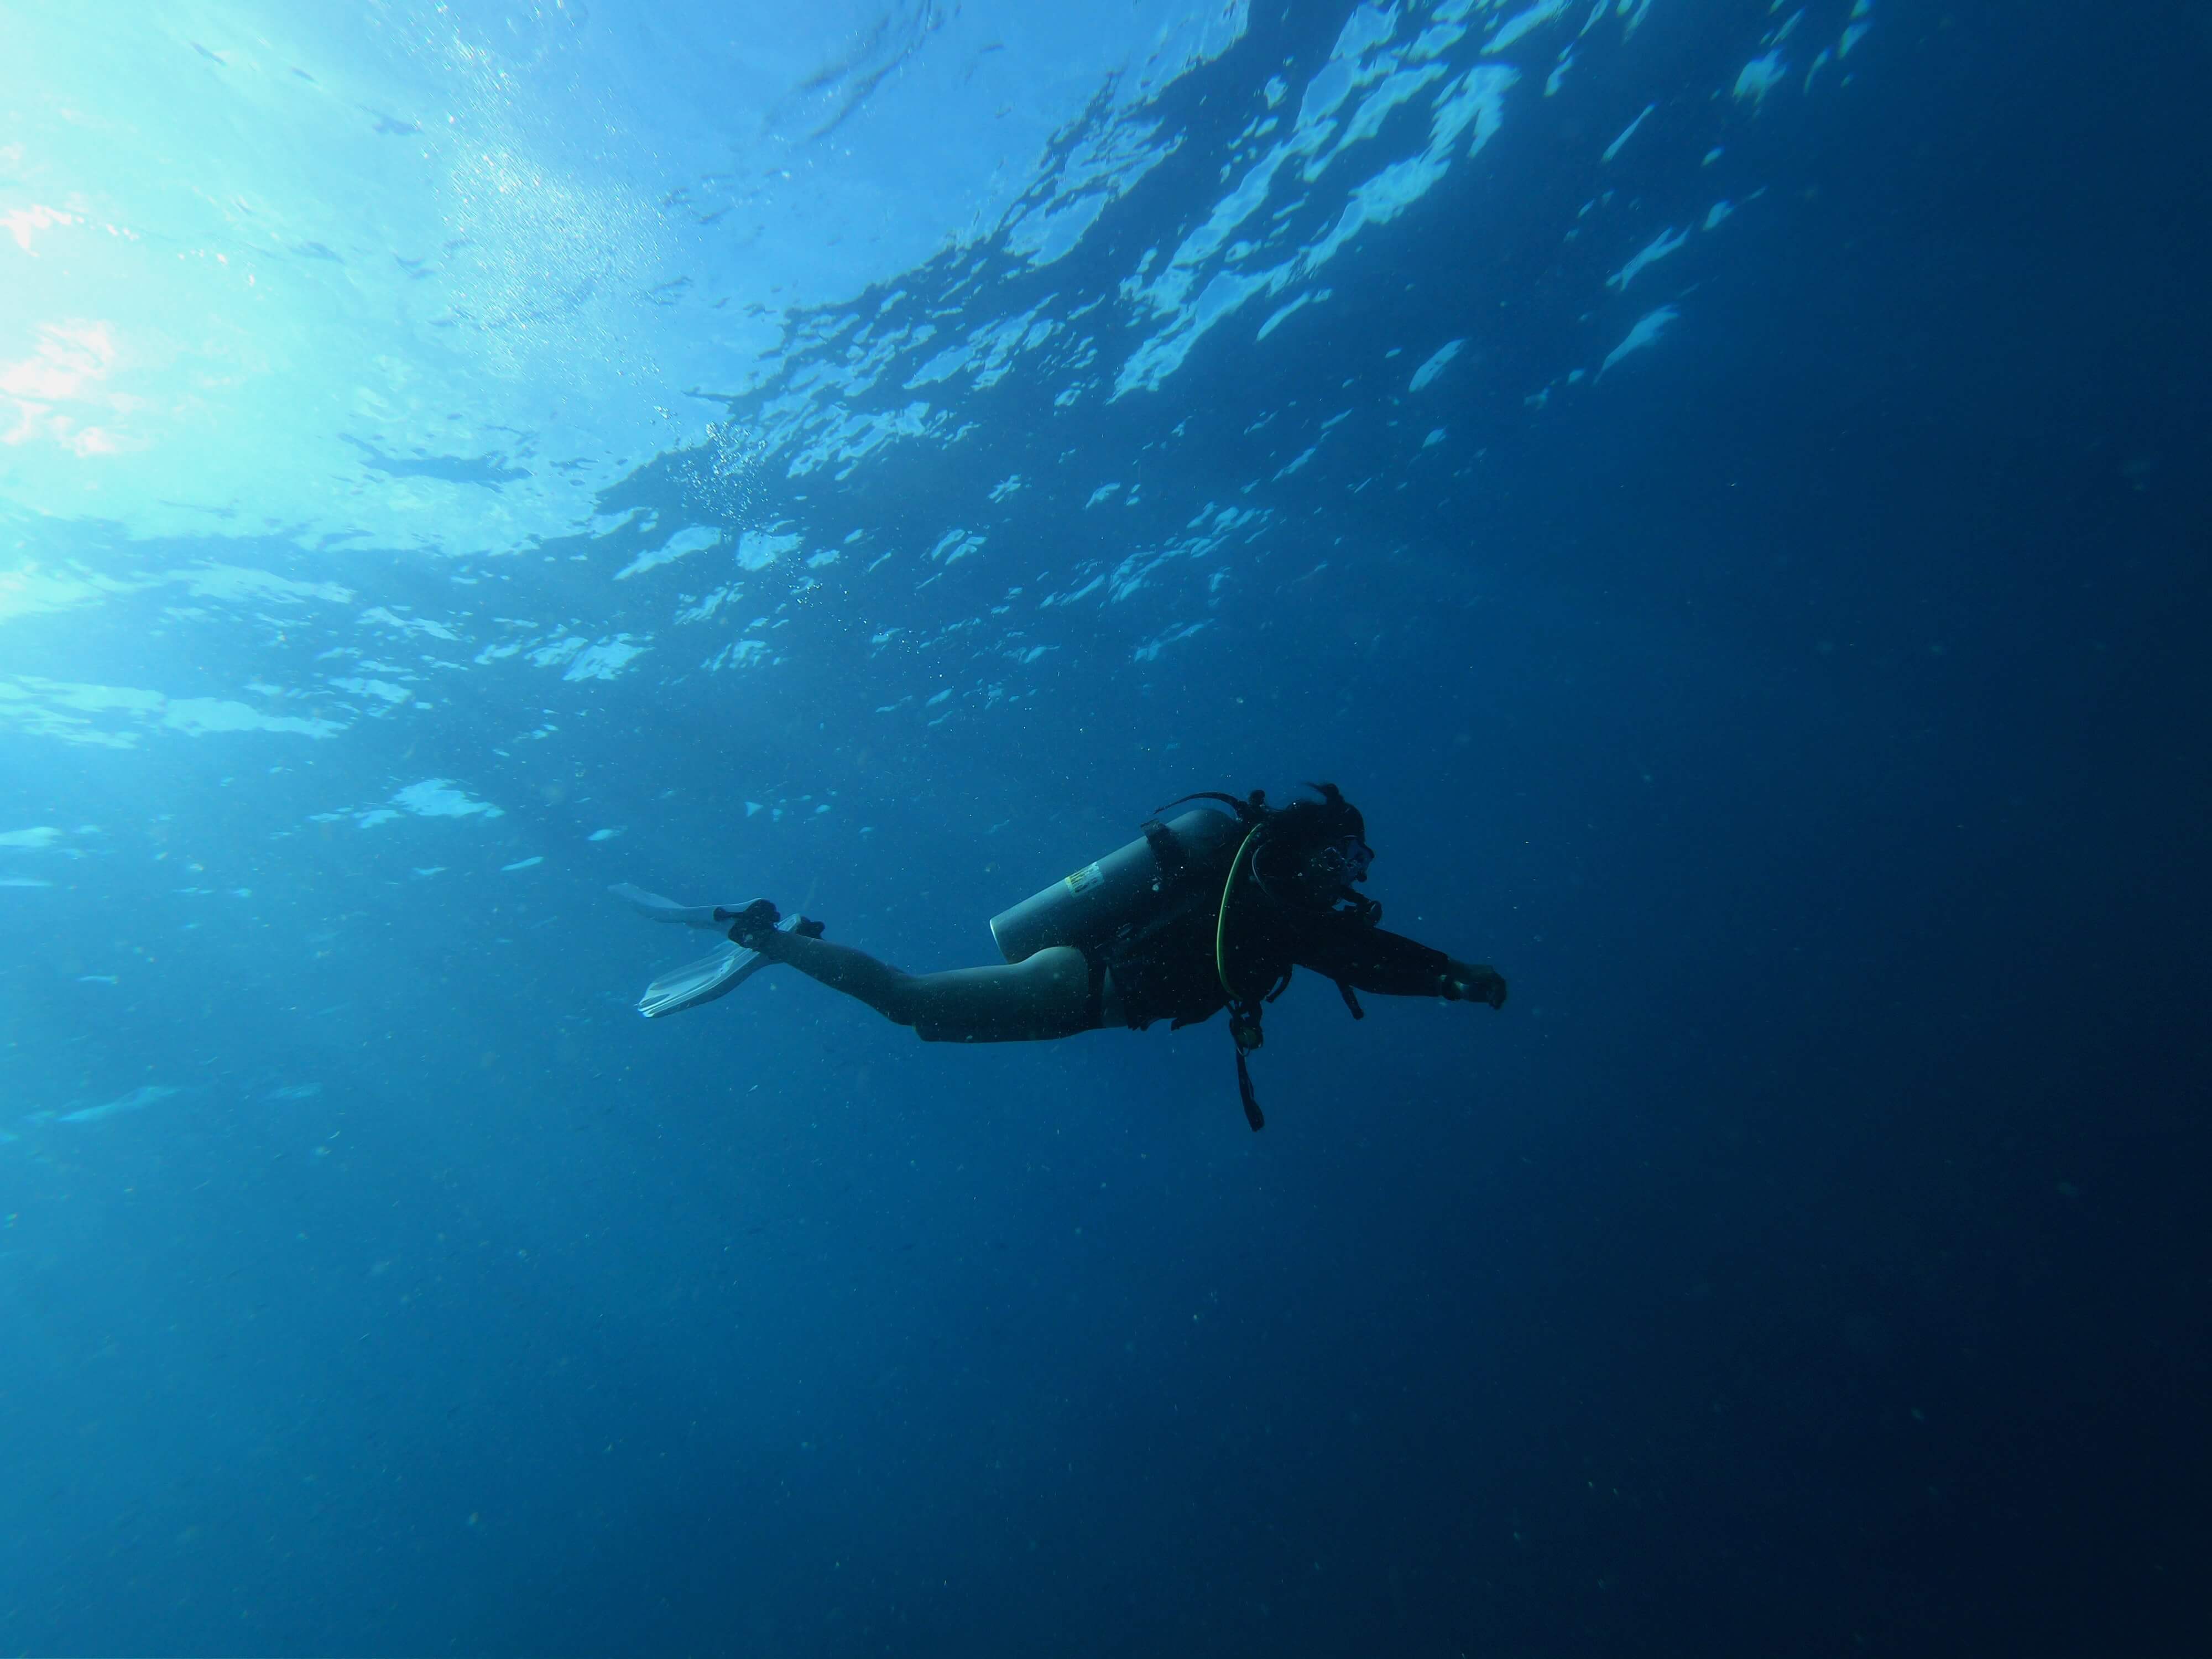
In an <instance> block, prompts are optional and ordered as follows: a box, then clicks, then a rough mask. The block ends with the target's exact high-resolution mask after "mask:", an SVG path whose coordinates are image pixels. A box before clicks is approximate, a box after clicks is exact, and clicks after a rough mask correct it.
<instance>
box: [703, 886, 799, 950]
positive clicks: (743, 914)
mask: <svg viewBox="0 0 2212 1659" xmlns="http://www.w3.org/2000/svg"><path fill="white" fill-rule="evenodd" d="M714 920H715V921H726V922H728V923H729V924H730V940H731V943H732V944H735V945H744V947H745V949H747V950H748V951H757V950H759V949H760V947H761V942H762V941H763V939H765V938H766V937H767V936H768V935H769V934H770V933H774V932H775V925H776V923H777V922H779V921H782V920H783V917H782V914H781V912H780V911H778V910H777V909H776V908H775V904H774V902H771V901H769V900H768V899H755V900H754V901H753V902H751V903H750V904H748V905H747V906H745V907H744V909H742V910H723V909H717V910H716V911H715V912H714Z"/></svg>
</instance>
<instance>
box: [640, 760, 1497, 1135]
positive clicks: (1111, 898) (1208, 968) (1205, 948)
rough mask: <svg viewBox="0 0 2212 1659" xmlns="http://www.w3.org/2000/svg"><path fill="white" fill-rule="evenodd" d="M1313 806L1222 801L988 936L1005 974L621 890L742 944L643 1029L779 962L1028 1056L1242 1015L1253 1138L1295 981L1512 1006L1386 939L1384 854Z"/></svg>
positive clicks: (1258, 796) (685, 975)
mask: <svg viewBox="0 0 2212 1659" xmlns="http://www.w3.org/2000/svg"><path fill="white" fill-rule="evenodd" d="M1311 787H1312V788H1313V789H1314V790H1315V792H1316V794H1317V796H1318V799H1310V800H1297V801H1293V802H1291V804H1289V805H1285V806H1271V805H1269V804H1268V802H1267V797H1266V794H1265V793H1264V792H1262V791H1261V790H1257V789H1255V790H1254V791H1253V792H1252V793H1250V794H1249V795H1247V796H1244V797H1243V798H1241V799H1240V798H1238V797H1237V796H1235V795H1229V794H1223V793H1218V792H1215V791H1211V790H1208V791H1204V792H1201V793H1198V794H1194V795H1186V796H1184V797H1183V798H1182V800H1179V801H1175V802H1171V803H1170V805H1168V806H1164V807H1162V808H1160V809H1159V810H1160V812H1166V811H1171V810H1172V809H1173V808H1174V807H1176V806H1182V805H1188V803H1190V802H1193V801H1206V802H1217V803H1219V804H1220V805H1223V806H1225V807H1226V808H1227V809H1228V810H1227V811H1217V810H1215V809H1214V808H1213V807H1212V806H1200V807H1194V808H1193V809H1192V810H1191V811H1187V812H1184V813H1182V815H1181V816H1179V817H1176V818H1173V819H1171V820H1168V821H1165V822H1163V821H1162V819H1161V817H1159V816H1158V814H1155V815H1154V816H1153V817H1152V818H1151V819H1149V820H1147V821H1146V823H1145V825H1144V834H1143V836H1141V837H1140V838H1139V839H1138V840H1136V841H1133V842H1129V843H1128V845H1127V846H1125V847H1122V848H1119V849H1118V850H1116V851H1115V852H1113V853H1110V854H1108V855H1107V856H1106V857H1104V858H1103V859H1100V860H1097V862H1096V863H1094V864H1090V865H1086V866H1084V867H1083V868H1082V869H1080V870H1078V871H1076V872H1074V873H1073V875H1070V876H1068V877H1066V878H1064V879H1062V880H1060V881H1056V882H1054V884H1052V885H1051V886H1049V887H1048V888H1046V889H1045V890H1043V891H1042V892H1041V893H1037V894H1035V895H1033V896H1030V897H1029V898H1027V899H1024V901H1023V902H1021V903H1019V904H1017V905H1015V906H1014V907H1013V908H1011V909H1008V910H1004V911H1001V912H1000V914H999V915H995V916H994V917H993V918H992V919H991V933H992V936H993V937H994V939H996V940H997V941H998V945H999V949H1000V953H1001V954H1002V955H1004V956H1005V957H1006V963H1005V964H1004V965H1003V966H997V967H989V968H956V969H950V970H948V971H945V972H942V973H934V974H908V973H906V972H904V971H902V970H901V969H897V968H894V967H892V966H890V964H889V963H884V962H878V960H877V959H876V958H875V957H872V956H869V955H867V954H866V952H864V951H856V950H854V949H853V948H852V947H851V946H850V945H833V944H831V943H830V942H829V941H828V940H827V939H823V937H822V934H823V927H822V924H821V923H819V922H817V921H809V920H807V919H806V918H805V917H803V916H793V917H791V918H789V919H786V918H784V917H783V916H782V915H781V914H780V913H779V912H778V910H777V908H776V907H775V905H774V904H773V903H771V902H769V900H767V899H755V900H753V901H751V902H750V903H746V904H738V905H732V906H723V905H714V906H697V907H693V906H685V905H679V904H676V903H674V902H671V901H670V900H667V899H664V898H660V897H658V896H655V895H653V894H651V893H647V892H644V891H642V890H640V889H638V888H635V887H631V886H628V885H626V884H625V885H623V886H618V887H617V888H615V889H614V892H615V893H617V895H619V896H621V897H623V899H625V900H626V901H628V902H629V904H630V905H631V906H632V907H633V908H635V909H637V910H638V911H639V912H641V914H643V915H647V916H649V917H651V918H652V919H653V920H654V921H665V922H674V923H680V924H682V925H684V926H687V927H711V928H715V929H718V930H719V929H722V928H725V927H726V928H727V930H728V937H729V939H730V944H729V945H725V946H724V947H722V949H721V950H720V951H717V952H716V953H715V954H714V956H711V957H707V958H706V959H705V960H704V961H702V962H697V963H691V964H690V966H688V967H685V968H683V969H678V970H677V971H676V972H675V973H672V974H670V975H665V976H664V977H662V978H661V979H659V980H657V981H654V982H653V985H652V986H651V987H649V988H648V989H647V992H646V994H645V995H644V997H643V998H641V1000H640V1001H639V1003H638V1008H639V1011H640V1012H642V1013H644V1014H645V1015H646V1016H647V1017H648V1018H653V1017H657V1016H659V1015H664V1014H671V1013H676V1012H680V1011H681V1010H683V1009H685V1008H693V1007H696V1006H699V1005H700V1004H701V1003H702V1002H709V1001H712V1000H714V999H715V998H716V997H720V996H723V995H726V994H728V993H729V992H731V991H732V990H734V989H736V988H737V987H738V985H739V984H742V983H743V982H744V981H745V980H746V979H748V978H750V976H751V975H752V974H754V973H755V972H757V970H758V969H761V968H763V967H765V966H767V965H768V964H769V963H785V964H786V965H787V966H789V967H793V968H796V969H799V972H800V973H802V974H805V975H806V976H807V977H808V978H810V979H814V980H818V981H821V982H822V983H823V984H824V985H827V986H829V987H830V988H831V989H832V990H836V991H842V992H843V993H845V994H846V995H848V996H850V997H854V998H857V999H858V1000H860V1001H862V1002H865V1003H866V1004H867V1005H868V1006H870V1007H871V1008H873V1009H874V1010H875V1011H876V1012H878V1013H879V1014H881V1015H883V1016H884V1018H886V1019H889V1020H890V1021H892V1022H893V1023H894V1024H900V1025H908V1026H911V1027H913V1028H914V1031H915V1035H916V1036H919V1037H921V1040H922V1041H923V1042H1039V1041H1045V1040H1048V1039H1052V1038H1055V1037H1064V1036H1073V1035H1074V1034H1075V1033H1077V1032H1079V1031H1091V1030H1098V1029H1100V1028H1101V1027H1104V1026H1127V1027H1129V1028H1130V1029H1132V1030H1142V1029H1143V1028H1144V1027H1146V1026H1147V1025H1150V1024H1152V1022H1153V1021H1154V1020H1159V1019H1164V1020H1167V1021H1169V1022H1170V1024H1171V1025H1172V1026H1176V1027H1180V1026H1184V1025H1190V1024H1196V1023H1197V1022H1199V1021H1201V1020H1206V1019H1211V1018H1212V1017H1213V1016H1214V1014H1215V1013H1217V1012H1219V1011H1220V1010H1222V1009H1224V1008H1226V1009H1227V1010H1228V1011H1229V1030H1230V1035H1231V1037H1232V1038H1233V1039H1234V1040H1235V1042H1236V1045H1237V1091H1238V1093H1239V1094H1240V1096H1241V1097H1243V1103H1244V1115H1245V1119H1246V1121H1248V1122H1249V1123H1250V1124H1251V1126H1252V1127H1253V1128H1254V1129H1255V1130H1256V1129H1258V1128H1260V1127H1261V1126H1262V1124H1263V1123H1264V1122H1265V1121H1266V1120H1265V1118H1264V1117H1263V1116H1262V1115H1261V1111H1260V1104H1259V1101H1258V1099H1257V1098H1256V1097H1255V1094H1254V1092H1253V1088H1252V1076H1251V1071H1250V1068H1249V1065H1248V1064H1247V1056H1249V1054H1251V1053H1252V1051H1253V1050H1254V1049H1255V1048H1259V1047H1260V1044H1261V1008H1262V1006H1264V1005H1265V1004H1267V1003H1269V1002H1272V1001H1273V1000H1275V999H1276V998H1277V997H1279V996H1280V995H1281V994H1283V991H1284V989H1285V987H1287V986H1288V985H1289V984H1290V981H1291V970H1292V969H1294V968H1310V969H1312V970H1313V971H1314V972H1316V973H1318V974H1321V975H1325V976H1326V977H1328V978H1329V979H1331V980H1334V981H1335V982H1336V987H1337V989H1338V990H1339V991H1340V992H1341V993H1342V994H1343V995H1344V1001H1345V1006H1346V1007H1347V1008H1349V1009H1350V1010H1351V1012H1352V1018H1354V1019H1360V1018H1365V1011H1364V1009H1362V1008H1361V1007H1360V1006H1359V999H1358V995H1357V993H1358V992H1360V991H1369V992H1373V993H1375V994H1379V995H1383V996H1433V997H1441V998H1443V1000H1446V1001H1449V1002H1484V1003H1487V1004H1489V1005H1490V1006H1491V1007H1492V1008H1498V1007H1502V1006H1504V1002H1505V981H1504V976H1503V975H1500V974H1499V973H1498V970H1497V969H1494V968H1487V967H1481V966H1477V965H1474V964H1472V963H1464V962H1459V961H1455V960H1454V959H1453V958H1452V957H1448V956H1446V955H1445V954H1444V953H1443V951H1436V950H1431V948H1430V947H1429V946H1427V945H1422V944H1419V943H1417V942H1416V941H1414V940H1413V939H1407V938H1406V937H1405V936H1403V935H1402V934H1399V933H1386V932H1384V931H1383V928H1382V927H1380V926H1379V925H1378V924H1379V923H1380V922H1381V921H1382V917H1383V907H1382V906H1381V905H1380V904H1378V903H1376V902H1375V901H1374V900H1373V899H1371V898H1368V897H1366V896H1364V895H1362V894H1360V893H1358V892H1356V891H1355V890H1354V888H1355V887H1356V886H1357V885H1358V884H1360V883H1362V882H1364V881H1365V880H1366V879H1367V871H1368V866H1369V865H1370V863H1371V862H1372V861H1373V860H1374V857H1375V854H1374V850H1373V849H1372V848H1370V847H1369V846H1368V845H1367V827H1366V823H1365V821H1364V819H1363V818H1362V817H1360V814H1359V809H1358V808H1357V807H1356V806H1354V805H1352V803H1351V802H1350V801H1348V800H1346V799H1345V798H1344V793H1343V792H1342V791H1341V790H1340V789H1339V788H1338V787H1336V786H1335V785H1334V784H1333V783H1320V784H1315V785H1312V786H1311Z"/></svg>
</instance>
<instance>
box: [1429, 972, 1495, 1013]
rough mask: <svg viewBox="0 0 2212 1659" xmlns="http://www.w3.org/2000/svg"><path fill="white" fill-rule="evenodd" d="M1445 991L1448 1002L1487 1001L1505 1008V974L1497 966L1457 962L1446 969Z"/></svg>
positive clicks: (1444, 976)
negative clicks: (1486, 966)
mask: <svg viewBox="0 0 2212 1659" xmlns="http://www.w3.org/2000/svg"><path fill="white" fill-rule="evenodd" d="M1443 999H1444V1000H1445V1001H1446V1002H1486V1003H1488V1004H1489V1005H1490V1006H1492V1007H1493V1008H1503V1007H1504V1006H1505V975H1503V974H1501V973H1499V972H1498V969H1495V968H1485V967H1481V966H1480V965H1478V964H1476V963H1467V962H1455V963H1452V964H1451V966H1450V967H1449V968H1447V969H1444V975H1443Z"/></svg>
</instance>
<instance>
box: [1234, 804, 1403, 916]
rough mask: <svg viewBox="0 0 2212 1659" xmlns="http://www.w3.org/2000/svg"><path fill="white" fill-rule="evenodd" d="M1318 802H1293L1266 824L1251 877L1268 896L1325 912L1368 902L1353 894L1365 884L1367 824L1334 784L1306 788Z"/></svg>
mask: <svg viewBox="0 0 2212 1659" xmlns="http://www.w3.org/2000/svg"><path fill="white" fill-rule="evenodd" d="M1310 787H1312V788H1313V789H1314V790H1315V791H1316V793H1318V794H1319V795H1320V797H1321V799H1319V800H1301V801H1293V802H1291V805H1288V806H1285V807H1282V808H1280V809H1279V810H1278V811H1276V813H1275V814H1274V816H1273V817H1272V818H1270V819H1269V820H1268V823H1267V836H1266V838H1265V842H1264V844H1263V845H1262V846H1261V848H1260V849H1259V850H1258V852H1257V853H1256V854H1255V858H1254V871H1255V873H1256V874H1257V875H1258V876H1259V878H1260V880H1261V884H1262V885H1263V886H1264V887H1265V888H1266V889H1267V891H1268V893H1269V894H1270V895H1271V896H1273V897H1274V898H1276V899H1277V900H1279V901H1281V902H1285V903H1291V904H1297V905H1301V906H1304V907H1305V908H1310V909H1316V910H1328V909H1333V908H1335V907H1336V906H1337V905H1338V904H1339V903H1340V902H1346V901H1350V902H1352V903H1353V904H1354V905H1355V906H1357V907H1358V908H1365V906H1366V903H1367V902H1366V901H1364V900H1361V899H1360V898H1359V897H1358V895H1357V894H1355V893H1353V892H1352V886H1353V884H1355V883H1358V882H1363V881H1365V880H1366V879H1367V867H1368V866H1369V865H1370V864H1372V863H1373V862H1374V861H1375V849H1374V848H1371V847H1370V846H1369V845H1368V844H1367V822H1366V820H1365V819H1364V818H1363V817H1360V815H1359V809H1358V807H1356V806H1354V805H1352V803H1351V802H1350V801H1348V800H1346V799H1345V798H1344V792H1343V791H1342V790H1340V789H1339V788H1338V787H1336V786H1335V785H1334V784H1333V783H1316V784H1314V785H1312V786H1310Z"/></svg>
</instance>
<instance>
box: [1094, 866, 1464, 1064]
mask: <svg viewBox="0 0 2212 1659" xmlns="http://www.w3.org/2000/svg"><path fill="white" fill-rule="evenodd" d="M1225 875H1226V870H1225V869H1224V870H1222V871H1218V872H1217V871H1211V870H1209V871H1206V872H1203V873H1198V872H1194V877H1195V878H1194V881H1193V886H1192V892H1191V896H1190V898H1189V900H1188V902H1187V903H1186V905H1185V907H1184V908H1182V909H1180V910H1179V911H1178V912H1177V913H1176V915H1173V916H1171V917H1170V918H1169V919H1168V920H1167V921H1164V922H1162V923H1160V924H1159V925H1158V927H1155V928H1153V929H1152V930H1151V931H1149V932H1148V933H1145V934H1144V935H1142V936H1140V937H1139V938H1138V939H1132V940H1130V941H1128V942H1127V943H1126V944H1119V943H1117V944H1115V945H1109V946H1108V947H1107V948H1106V950H1105V951H1104V952H1103V955H1104V957H1105V962H1104V966H1105V967H1106V968H1107V969H1109V970H1110V971H1111V973H1112V975H1113V979H1114V988H1115V992H1116V994H1118V996H1119V999H1120V1006H1121V1017H1122V1018H1123V1019H1124V1020H1125V1021H1126V1022H1127V1024H1129V1025H1130V1026H1132V1027H1133V1028H1139V1029H1141V1028H1142V1027H1144V1026H1146V1025H1149V1024H1152V1022H1153V1021H1154V1020H1156V1019H1165V1020H1171V1021H1173V1022H1174V1023H1175V1024H1176V1025H1189V1024H1195V1023H1196V1022H1198V1021H1200V1020H1203V1019H1210V1018H1212V1017H1213V1016H1214V1015H1215V1014H1217V1013H1218V1012H1220V1011H1221V1010H1222V1009H1224V1008H1225V1007H1227V1006H1229V993H1228V991H1227V989H1226V988H1225V987H1224V986H1223V984H1222V982H1221V971H1220V965H1218V964H1217V963H1216V961H1215V958H1214V939H1215V927H1216V921H1217V918H1218V915H1219V911H1218V903H1219V895H1220V892H1221V887H1222V881H1223V879H1224V878H1225ZM1209 900H1211V902H1209ZM1226 945H1227V950H1226V961H1225V965H1226V967H1227V968H1228V970H1229V978H1230V981H1231V983H1232V984H1234V985H1235V986H1236V987H1237V992H1238V994H1239V995H1241V996H1244V997H1249V998H1254V999H1257V998H1261V997H1264V996H1266V995H1267V994H1269V993H1270V992H1272V991H1273V989H1274V988H1275V987H1276V986H1277V985H1278V984H1279V983H1280V981H1282V980H1283V979H1284V978H1285V976H1286V975H1288V974H1289V973H1290V971H1291V969H1292V968H1293V967H1298V968H1309V969H1312V970H1313V971H1314V972H1315V973H1317V974H1320V975H1324V976H1325V977H1327V978H1328V979H1332V980H1334V981H1336V982H1337V983H1338V984H1339V985H1340V986H1348V987H1351V988H1352V989H1353V990H1355V991H1372V992H1374V993H1375V994H1376V995H1378V996H1400V997H1418V996H1437V995H1439V994H1442V991H1443V979H1444V975H1445V974H1446V972H1447V971H1448V970H1449V969H1450V967H1451V963H1452V959H1451V958H1450V957H1448V956H1446V955H1445V954H1444V953H1443V951H1437V950H1432V949H1431V948H1430V947H1429V946H1428V945H1423V944H1421V943H1420V942H1419V940H1417V939H1407V937H1406V936H1405V935H1404V934H1402V933H1386V932H1384V931H1383V929H1382V928H1380V927H1372V926H1370V924H1369V923H1368V922H1366V921H1364V920H1363V919H1361V918H1360V917H1359V916H1358V915H1354V914H1352V912H1350V911H1347V910H1317V909H1307V908H1292V907H1291V906H1289V905H1284V904H1278V903H1275V902H1273V901H1272V900H1270V899H1268V898H1267V897H1266V896H1264V895H1261V894H1257V893H1249V894H1247V895H1244V896H1239V897H1238V898H1237V900H1236V901H1235V909H1234V912H1233V914H1232V915H1231V918H1230V927H1229V929H1228V935H1227V940H1226Z"/></svg>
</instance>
